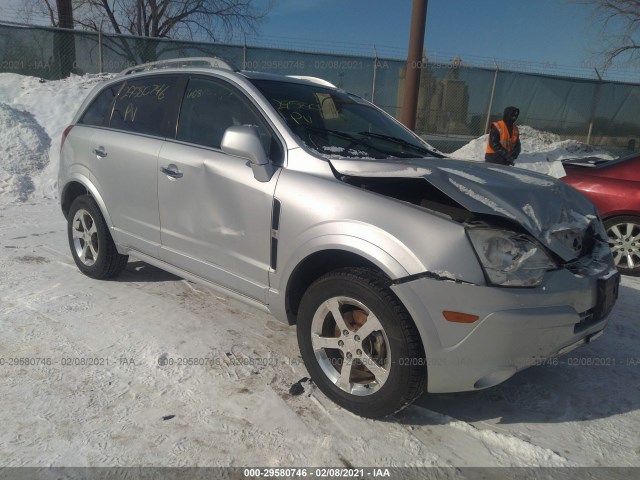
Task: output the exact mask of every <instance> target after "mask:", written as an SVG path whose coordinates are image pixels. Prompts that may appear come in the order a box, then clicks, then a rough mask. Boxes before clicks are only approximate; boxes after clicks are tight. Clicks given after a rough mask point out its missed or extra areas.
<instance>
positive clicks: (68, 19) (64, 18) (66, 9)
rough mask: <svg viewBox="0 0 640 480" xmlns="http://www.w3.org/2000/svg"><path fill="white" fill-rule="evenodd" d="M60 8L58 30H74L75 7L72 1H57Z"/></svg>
mask: <svg viewBox="0 0 640 480" xmlns="http://www.w3.org/2000/svg"><path fill="white" fill-rule="evenodd" d="M56 7H58V28H69V29H72V30H73V7H72V5H71V0H56Z"/></svg>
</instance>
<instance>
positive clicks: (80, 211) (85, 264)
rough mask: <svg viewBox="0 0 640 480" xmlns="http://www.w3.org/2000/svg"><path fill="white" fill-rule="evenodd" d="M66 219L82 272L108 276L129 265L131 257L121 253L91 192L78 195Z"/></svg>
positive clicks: (75, 256)
mask: <svg viewBox="0 0 640 480" xmlns="http://www.w3.org/2000/svg"><path fill="white" fill-rule="evenodd" d="M67 219H68V223H67V235H68V237H69V246H70V247H71V255H72V256H73V260H74V261H75V262H76V265H77V266H78V268H79V269H80V271H81V272H82V273H84V274H85V275H87V276H89V277H91V278H97V279H101V278H109V277H113V276H115V275H117V274H119V273H120V272H121V271H122V270H123V269H124V268H125V267H126V265H127V260H128V259H129V257H128V256H127V255H120V254H119V253H118V250H117V249H116V246H115V244H114V243H113V239H112V238H111V234H110V233H109V228H108V227H107V223H106V222H105V221H104V217H103V216H102V213H101V212H100V209H99V208H98V205H97V204H96V202H95V200H94V199H93V198H91V197H90V196H88V195H83V196H80V197H78V198H76V199H75V200H74V201H73V203H72V204H71V208H70V209H69V214H68V216H67Z"/></svg>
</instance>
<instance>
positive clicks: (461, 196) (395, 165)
mask: <svg viewBox="0 0 640 480" xmlns="http://www.w3.org/2000/svg"><path fill="white" fill-rule="evenodd" d="M330 162H331V165H332V166H333V168H334V169H335V170H336V171H337V172H338V173H339V174H341V175H345V176H350V177H368V178H384V177H387V178H392V177H393V178H398V177H406V178H416V177H421V178H424V179H425V180H426V181H427V182H429V183H430V184H431V185H433V186H434V187H436V188H437V189H439V190H440V191H442V192H443V193H445V194H446V195H447V196H449V197H450V198H451V199H453V200H454V201H456V202H457V203H458V204H460V205H461V206H462V207H464V208H465V209H467V210H469V211H470V212H473V213H476V214H485V215H494V216H495V215H497V216H501V217H504V218H508V219H510V220H513V221H515V222H517V223H519V224H520V225H521V226H522V227H523V228H524V229H525V230H527V231H528V232H529V233H530V234H531V235H532V236H534V237H535V238H536V239H538V241H540V242H541V243H543V244H545V245H546V246H548V247H549V248H550V249H551V250H552V251H553V252H555V253H556V254H557V255H558V256H560V258H562V259H563V260H564V261H570V260H573V259H575V258H577V257H578V256H579V254H580V251H581V248H582V243H583V240H584V236H585V232H586V230H587V229H588V228H590V227H591V228H593V229H594V233H598V234H599V235H600V236H601V238H603V239H604V238H606V234H605V232H604V229H603V227H602V224H601V223H600V222H598V221H596V219H597V218H598V213H597V210H596V208H595V206H594V205H593V204H592V203H591V201H589V200H588V199H587V198H586V197H585V196H583V195H582V194H581V193H579V192H578V191H577V190H575V189H573V188H571V187H570V186H568V185H566V184H564V183H562V182H560V181H558V180H556V179H554V178H552V177H549V176H546V175H543V174H540V173H536V172H531V171H528V170H523V169H519V168H514V167H503V166H500V165H493V164H485V163H480V162H471V161H463V160H451V159H436V158H434V159H431V158H425V159H410V160H405V159H402V160H395V161H392V160H352V159H332V160H330Z"/></svg>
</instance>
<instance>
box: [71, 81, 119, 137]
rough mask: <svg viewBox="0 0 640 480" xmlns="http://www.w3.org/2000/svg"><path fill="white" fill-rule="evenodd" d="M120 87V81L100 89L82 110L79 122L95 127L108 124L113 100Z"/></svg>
mask: <svg viewBox="0 0 640 480" xmlns="http://www.w3.org/2000/svg"><path fill="white" fill-rule="evenodd" d="M120 87H122V83H116V84H115V85H111V86H109V87H107V88H105V89H104V90H102V91H101V92H100V93H99V94H98V96H97V97H96V98H95V99H94V100H93V102H91V105H89V108H87V110H86V111H85V112H84V115H82V118H81V119H80V122H79V123H82V124H84V125H94V126H96V127H102V126H107V125H109V117H110V116H111V108H112V107H113V100H114V99H115V98H116V95H117V94H118V90H120Z"/></svg>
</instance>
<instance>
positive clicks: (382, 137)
mask: <svg viewBox="0 0 640 480" xmlns="http://www.w3.org/2000/svg"><path fill="white" fill-rule="evenodd" d="M358 135H364V136H365V137H371V138H379V139H380V140H387V141H389V142H393V143H396V144H398V145H402V146H404V147H409V148H413V149H414V150H416V151H418V152H421V153H427V154H429V155H432V156H434V157H436V158H445V156H444V155H443V154H441V153H438V152H436V151H434V150H429V149H428V148H425V147H421V146H420V145H416V144H414V143H411V142H407V141H406V140H403V139H402V138H398V137H394V136H392V135H384V134H382V133H374V132H358Z"/></svg>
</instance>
